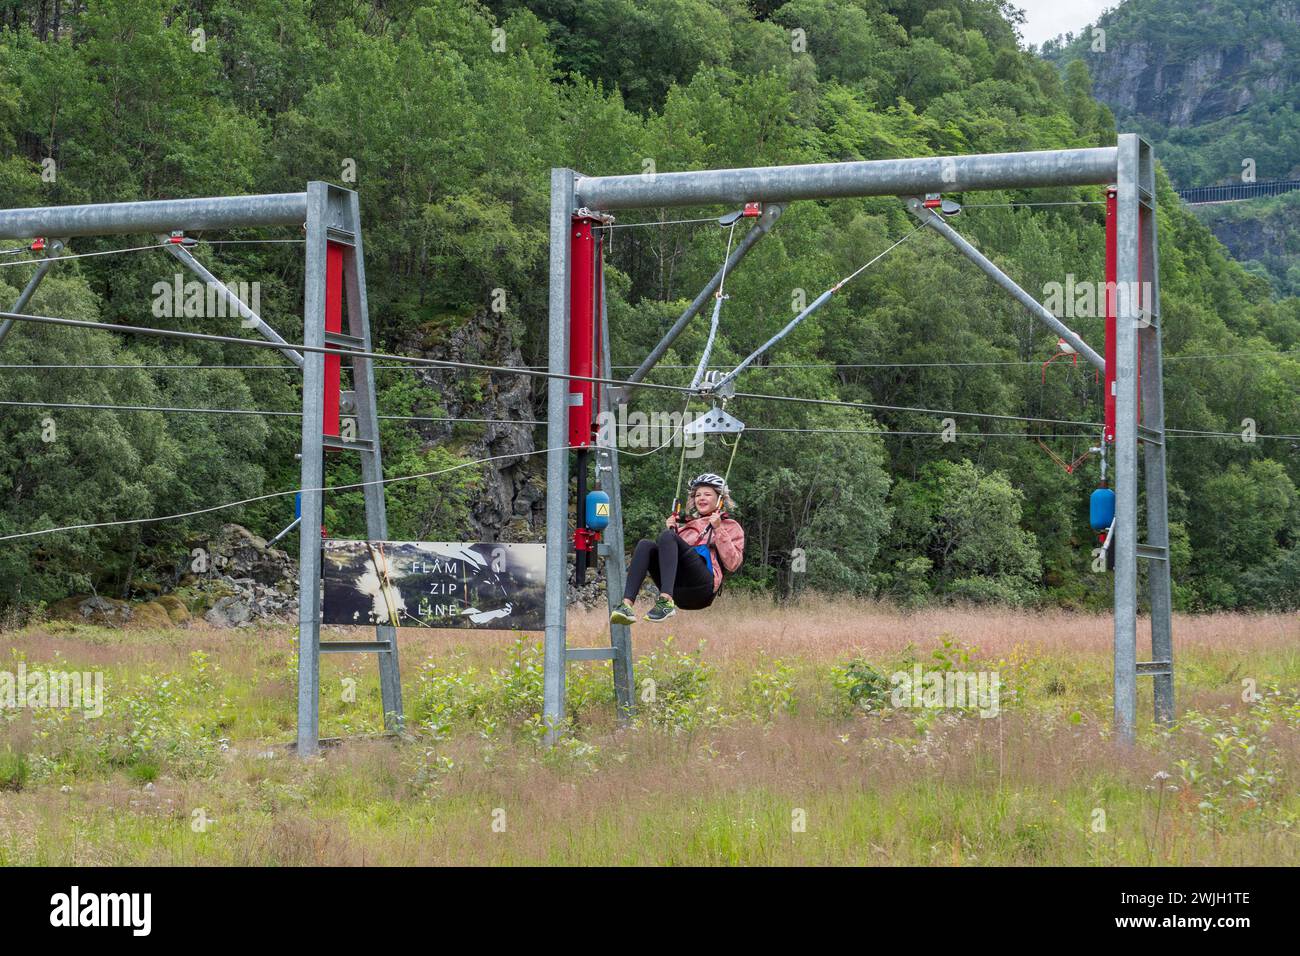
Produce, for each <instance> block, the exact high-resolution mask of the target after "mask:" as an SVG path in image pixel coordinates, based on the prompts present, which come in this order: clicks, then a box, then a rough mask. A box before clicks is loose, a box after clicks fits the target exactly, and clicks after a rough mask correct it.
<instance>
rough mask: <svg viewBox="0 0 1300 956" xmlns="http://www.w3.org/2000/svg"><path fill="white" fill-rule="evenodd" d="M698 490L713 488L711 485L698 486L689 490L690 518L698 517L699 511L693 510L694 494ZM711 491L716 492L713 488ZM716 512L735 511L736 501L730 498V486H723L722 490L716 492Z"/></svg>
mask: <svg viewBox="0 0 1300 956" xmlns="http://www.w3.org/2000/svg"><path fill="white" fill-rule="evenodd" d="M700 488H713V485H699V486H697V487H695V488H692V489H691V496H690V501H691V516H692V517H695V518H698V517H699V516H700V513H699V511H697V510H696V509H695V492H697V491H699V489H700ZM713 490H714V491H718V489H717V488H713ZM718 510H720V511H735V510H736V499H734V498H732V497H731V486H730V485H723V487H722V490H721V491H718Z"/></svg>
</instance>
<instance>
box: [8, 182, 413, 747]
mask: <svg viewBox="0 0 1300 956" xmlns="http://www.w3.org/2000/svg"><path fill="white" fill-rule="evenodd" d="M259 226H294V227H301V228H302V229H303V230H304V231H305V233H306V253H305V259H306V269H305V273H306V275H305V285H304V301H303V316H304V321H303V345H304V346H306V349H304V351H303V352H299V351H298V350H296V349H294V348H293V347H291V346H290V345H289V344H288V343H286V342H285V340H284V339H283V338H281V337H280V336H279V335H278V334H277V333H276V332H275V331H274V330H273V329H272V328H271V327H270V326H269V325H268V324H267V323H266V322H265V321H264V320H263V319H262V318H261V317H260V316H258V315H257V314H256V313H254V312H253V311H252V309H250V308H249V307H248V305H247V304H246V303H244V302H242V301H241V300H240V299H239V298H238V296H236V295H235V293H234V292H233V291H231V289H230V288H229V287H228V286H227V285H225V284H224V283H222V282H221V281H220V280H219V279H217V278H216V277H215V276H214V275H212V273H211V272H209V271H208V270H207V269H206V268H205V267H204V266H203V265H202V264H200V263H199V262H198V260H197V259H195V258H194V257H193V256H192V255H191V254H190V253H189V252H188V250H186V249H185V247H184V244H183V243H180V242H169V241H168V240H169V238H170V237H171V236H172V234H173V233H176V234H178V235H179V234H184V233H189V232H199V231H203V230H208V229H236V228H245V227H259ZM130 233H155V234H158V238H159V240H160V245H159V248H160V249H163V248H165V249H167V250H168V251H169V252H170V253H171V254H172V255H173V256H174V257H175V258H176V259H178V260H179V261H180V262H181V264H183V265H184V266H185V267H186V268H188V269H189V270H190V271H191V272H193V273H194V274H195V275H197V276H198V277H199V278H200V279H202V280H203V281H204V282H205V283H206V284H208V285H209V286H210V287H213V288H214V289H215V290H216V291H217V292H218V293H219V294H220V295H221V297H222V298H223V299H224V300H225V301H226V302H227V303H228V304H229V305H230V306H232V307H233V308H234V310H235V312H236V314H238V315H239V316H240V317H241V319H242V320H243V322H244V324H245V325H246V326H248V327H250V328H253V329H255V330H256V331H257V332H258V333H259V334H260V335H261V336H262V337H263V338H265V339H267V340H268V341H270V342H272V343H276V344H278V345H280V346H282V348H280V349H279V351H280V352H281V353H283V354H284V356H285V358H287V359H288V360H289V361H290V362H292V363H293V364H294V365H296V366H297V367H298V368H300V369H302V372H303V393H302V394H303V399H302V401H303V407H302V452H301V459H302V484H301V486H300V488H301V493H302V516H301V524H300V527H299V556H298V562H299V569H298V735H297V752H298V755H299V756H302V757H309V756H312V755H314V754H316V753H317V752H318V750H319V747H320V655H321V654H322V653H335V652H368V653H375V654H376V655H377V657H378V661H379V685H380V697H381V700H382V704H383V709H384V726H385V728H386V729H387V730H390V731H400V730H401V729H402V720H403V716H402V691H401V681H400V676H399V671H398V660H397V629H396V628H395V627H391V626H387V625H380V626H378V627H376V629H375V631H376V636H375V639H374V640H365V641H325V642H322V641H321V639H320V628H321V566H322V554H321V551H322V544H321V538H322V533H321V531H320V529H321V527H322V521H323V514H324V497H325V494H324V484H325V462H324V454H325V449H327V448H328V449H331V450H338V451H352V452H356V453H358V454H359V455H360V456H361V475H362V481H363V482H364V483H365V484H364V500H365V512H366V536H367V538H368V539H369V540H371V541H384V540H387V538H388V523H387V517H386V513H385V509H384V486H383V484H382V482H383V477H384V470H383V461H382V458H381V455H380V448H379V419H378V414H377V409H376V404H375V378H374V369H373V362H372V359H371V358H370V356H369V353H370V352H371V340H370V318H369V310H368V305H367V301H366V278H365V262H364V254H363V250H362V244H361V214H360V204H359V201H358V197H357V194H356V193H355V192H354V191H352V190H350V189H344V188H342V187H339V186H335V185H333V184H331V183H326V182H309V183H308V184H307V189H306V191H305V192H299V193H275V194H269V195H261V196H214V197H207V198H202V199H164V200H154V201H147V202H123V203H92V204H88V205H81V206H45V207H40V208H29V209H6V210H0V239H28V238H32V237H58V238H57V239H52V240H51V241H49V242H47V243H46V247H45V255H46V258H45V259H44V260H42V261H41V263H40V264H39V265H38V266H37V267H36V272H35V273H34V274H33V276H32V277H31V279H30V280H29V281H28V283H27V285H26V287H25V288H24V289H23V291H22V294H21V295H19V297H18V299H17V301H16V302H15V303H14V306H13V308H12V309H10V312H11V313H22V312H23V310H24V309H25V308H26V306H27V304H28V302H29V301H30V300H31V297H32V295H33V294H34V293H35V291H36V288H37V286H39V285H40V282H41V280H42V279H43V278H44V277H45V275H46V274H47V273H48V272H49V271H50V269H51V267H53V266H54V265H56V264H57V263H58V262H59V255H60V253H62V252H64V251H65V246H66V244H67V242H68V240H69V238H70V237H74V236H105V235H123V234H130ZM345 306H346V311H347V315H348V323H349V328H348V331H347V332H346V333H345V332H344V331H343V327H342V314H343V310H344V307H345ZM13 322H14V320H12V319H5V320H4V321H3V322H0V343H3V341H4V338H5V336H6V335H8V334H9V332H10V330H11V328H12V327H13ZM172 334H173V335H175V337H177V338H183V337H184V335H185V334H186V333H180V332H178V333H172ZM257 344H259V345H261V344H263V343H257ZM312 350H314V351H312ZM326 350H328V351H329V352H330V354H329V355H326V354H325V351H326ZM335 351H337V355H335V354H334V352H335ZM304 353H305V354H304ZM345 358H346V359H347V360H348V362H349V363H350V366H351V370H352V389H351V390H350V391H348V392H343V391H342V389H341V363H342V361H343V359H345ZM343 419H351V420H352V422H351V424H350V425H349V427H348V428H347V430H346V431H345V430H344V428H343V427H341V422H342V420H343ZM351 425H355V429H353V428H352V427H351ZM352 431H355V434H349V433H348V432H352Z"/></svg>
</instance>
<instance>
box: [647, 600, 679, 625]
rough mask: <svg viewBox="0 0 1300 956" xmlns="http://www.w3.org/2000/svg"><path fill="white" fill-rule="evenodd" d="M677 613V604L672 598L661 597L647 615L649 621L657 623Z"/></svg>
mask: <svg viewBox="0 0 1300 956" xmlns="http://www.w3.org/2000/svg"><path fill="white" fill-rule="evenodd" d="M676 613H677V605H676V604H674V603H673V599H672V598H666V597H661V598H659V600H657V601H655V606H654V607H652V608H651V609H650V613H649V614H647V615H646V616H645V619H646V620H647V621H654V622H655V623H656V624H657V623H658V622H660V621H666V620H668V618H670V617H672V616H673V615H674V614H676Z"/></svg>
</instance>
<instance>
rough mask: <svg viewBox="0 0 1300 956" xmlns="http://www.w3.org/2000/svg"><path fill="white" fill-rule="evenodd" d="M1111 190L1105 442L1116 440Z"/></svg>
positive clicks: (1110, 205)
mask: <svg viewBox="0 0 1300 956" xmlns="http://www.w3.org/2000/svg"><path fill="white" fill-rule="evenodd" d="M1116 206H1117V203H1116V194H1115V190H1114V189H1107V190H1106V376H1105V379H1104V381H1105V383H1106V384H1105V389H1106V394H1105V399H1106V428H1105V439H1106V441H1107V442H1112V443H1113V442H1114V441H1115V356H1116V351H1115V312H1116V307H1117V303H1116V282H1118V280H1119V259H1118V256H1117V255H1116V251H1117V249H1116V247H1117V246H1118V245H1119V241H1118V240H1119V220H1118V217H1117V215H1116Z"/></svg>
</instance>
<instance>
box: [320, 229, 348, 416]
mask: <svg viewBox="0 0 1300 956" xmlns="http://www.w3.org/2000/svg"><path fill="white" fill-rule="evenodd" d="M325 331H326V332H342V331H343V246H342V245H340V244H339V243H337V242H327V243H326V244H325ZM336 347H337V346H336ZM342 367H343V359H342V357H341V356H338V355H326V356H325V414H324V416H323V421H322V422H321V433H322V434H325V435H333V436H334V437H336V438H337V437H338V435H339V397H340V390H341V389H342V381H341V375H342Z"/></svg>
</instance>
